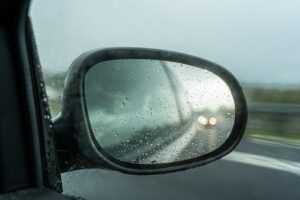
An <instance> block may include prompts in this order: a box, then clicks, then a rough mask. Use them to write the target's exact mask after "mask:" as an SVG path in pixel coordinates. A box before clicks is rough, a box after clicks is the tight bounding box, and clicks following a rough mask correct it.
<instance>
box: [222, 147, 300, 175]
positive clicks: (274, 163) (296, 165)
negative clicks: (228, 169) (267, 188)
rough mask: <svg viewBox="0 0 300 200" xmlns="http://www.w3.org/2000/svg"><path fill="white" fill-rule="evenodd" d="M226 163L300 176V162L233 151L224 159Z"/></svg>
mask: <svg viewBox="0 0 300 200" xmlns="http://www.w3.org/2000/svg"><path fill="white" fill-rule="evenodd" d="M222 159H223V160H226V161H231V162H237V163H243V164H248V165H253V166H257V167H264V168H268V169H275V170H279V171H284V172H288V173H292V174H295V175H297V176H300V162H295V161H289V160H283V159H276V158H271V157H268V156H262V155H257V154H251V153H243V152H237V151H233V152H231V153H230V154H228V155H227V156H224V157H223V158H222Z"/></svg>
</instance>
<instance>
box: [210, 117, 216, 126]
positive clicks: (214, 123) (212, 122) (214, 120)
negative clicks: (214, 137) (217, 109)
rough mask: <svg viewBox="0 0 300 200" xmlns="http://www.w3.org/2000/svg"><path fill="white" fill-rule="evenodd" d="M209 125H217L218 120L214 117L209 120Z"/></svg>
mask: <svg viewBox="0 0 300 200" xmlns="http://www.w3.org/2000/svg"><path fill="white" fill-rule="evenodd" d="M208 123H209V124H210V125H212V126H214V125H216V124H217V119H216V118H214V117H211V118H209V120H208Z"/></svg>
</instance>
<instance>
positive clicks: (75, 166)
mask: <svg viewBox="0 0 300 200" xmlns="http://www.w3.org/2000/svg"><path fill="white" fill-rule="evenodd" d="M68 124H69V123H67V122H66V120H65V119H63V117H61V114H59V115H58V116H57V117H55V118H54V119H53V129H54V135H55V136H54V137H55V145H56V151H57V152H56V153H57V157H58V163H59V168H60V171H61V172H67V171H74V170H79V169H90V168H95V163H94V162H91V161H89V160H88V159H87V158H86V157H85V156H84V155H82V154H81V153H80V151H79V148H78V144H77V140H76V139H75V138H74V134H73V133H74V131H72V126H70V125H68Z"/></svg>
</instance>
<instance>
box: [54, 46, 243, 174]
mask: <svg viewBox="0 0 300 200" xmlns="http://www.w3.org/2000/svg"><path fill="white" fill-rule="evenodd" d="M122 59H136V60H141V59H148V60H157V61H162V62H172V63H180V64H183V65H189V66H193V67H196V68H201V69H202V70H205V71H209V72H211V73H212V74H214V75H216V76H217V77H219V78H220V79H221V80H223V81H224V83H226V85H227V86H228V88H229V90H230V92H231V94H232V98H233V101H234V110H235V114H234V118H233V124H232V129H231V132H230V133H229V134H228V136H227V137H226V138H225V139H224V143H222V144H220V145H219V146H217V147H215V149H213V150H211V151H209V152H206V153H205V154H203V155H200V154H199V156H195V157H191V158H186V159H182V160H180V159H177V160H174V162H162V163H147V162H146V163H143V162H141V161H139V162H137V163H135V162H126V161H124V160H121V159H116V158H115V157H114V156H112V155H111V154H109V153H108V152H107V151H105V149H104V148H103V147H102V146H101V145H99V141H98V140H97V139H96V137H95V133H94V132H93V128H92V126H91V121H90V119H89V118H90V117H89V113H88V108H87V102H86V92H85V87H86V82H85V78H86V74H87V72H88V71H89V70H90V69H91V68H92V67H93V66H95V65H96V64H98V63H104V62H108V61H114V60H122ZM197 114H198V113H197ZM247 115H248V113H247V106H246V100H245V97H244V94H243V92H242V89H241V87H240V85H239V83H238V81H237V80H236V79H235V78H234V76H233V75H232V74H231V73H230V72H228V71H227V70H226V69H224V68H223V67H221V66H219V65H217V64H215V63H213V62H210V61H207V60H204V59H201V58H198V57H194V56H190V55H186V54H182V53H177V52H172V51H165V50H156V49H144V48H108V49H100V50H99V49H97V50H92V51H89V52H86V53H84V54H82V55H80V56H79V57H78V58H77V59H75V61H74V62H73V63H72V65H71V67H70V69H69V71H68V74H67V77H66V80H65V88H64V95H63V104H62V111H61V114H60V115H59V116H58V117H57V118H56V119H54V128H55V130H56V143H57V149H58V154H59V159H60V166H61V168H62V170H63V171H69V170H75V169H82V168H105V169H109V170H116V171H121V172H124V173H129V174H158V173H168V172H174V171H179V170H185V169H189V168H193V167H197V166H201V165H205V164H207V163H210V162H212V161H214V160H217V159H219V158H221V157H223V156H225V155H226V154H228V153H230V152H231V151H232V150H233V149H234V148H235V147H236V146H237V145H238V143H239V142H240V140H241V138H242V136H243V133H244V131H245V127H246V123H247ZM192 118H193V117H191V119H192ZM193 119H194V118H193ZM198 120H199V119H198ZM214 123H215V121H214ZM212 124H213V123H212ZM202 130H204V128H203V129H202ZM204 132H205V130H204ZM131 148H133V147H131ZM133 151H134V148H133Z"/></svg>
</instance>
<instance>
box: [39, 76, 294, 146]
mask: <svg viewBox="0 0 300 200" xmlns="http://www.w3.org/2000/svg"><path fill="white" fill-rule="evenodd" d="M65 76H66V73H47V72H46V73H45V74H44V78H45V82H46V89H47V93H48V96H49V105H50V110H51V113H52V117H55V116H56V115H57V114H58V113H59V112H60V110H61V102H62V95H63V86H64V79H65ZM242 87H243V90H244V94H245V96H246V99H247V102H248V105H251V104H260V103H261V104H278V105H282V104H284V105H293V106H295V105H296V106H298V107H300V84H299V85H278V84H276V85H259V84H247V83H243V84H242ZM252 121H256V122H257V121H260V122H261V123H262V124H263V125H262V126H256V125H253V124H255V123H252ZM256 124H257V123H256ZM283 127H284V128H283ZM245 134H246V135H248V136H257V135H260V136H263V137H266V138H267V137H270V136H271V137H279V138H282V137H284V138H287V139H293V140H296V139H297V140H299V141H300V116H296V117H295V116H288V117H287V116H278V115H277V116H270V115H264V114H263V113H262V114H259V115H257V114H256V115H253V114H251V111H250V112H249V118H248V126H247V130H246V133H245Z"/></svg>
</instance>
